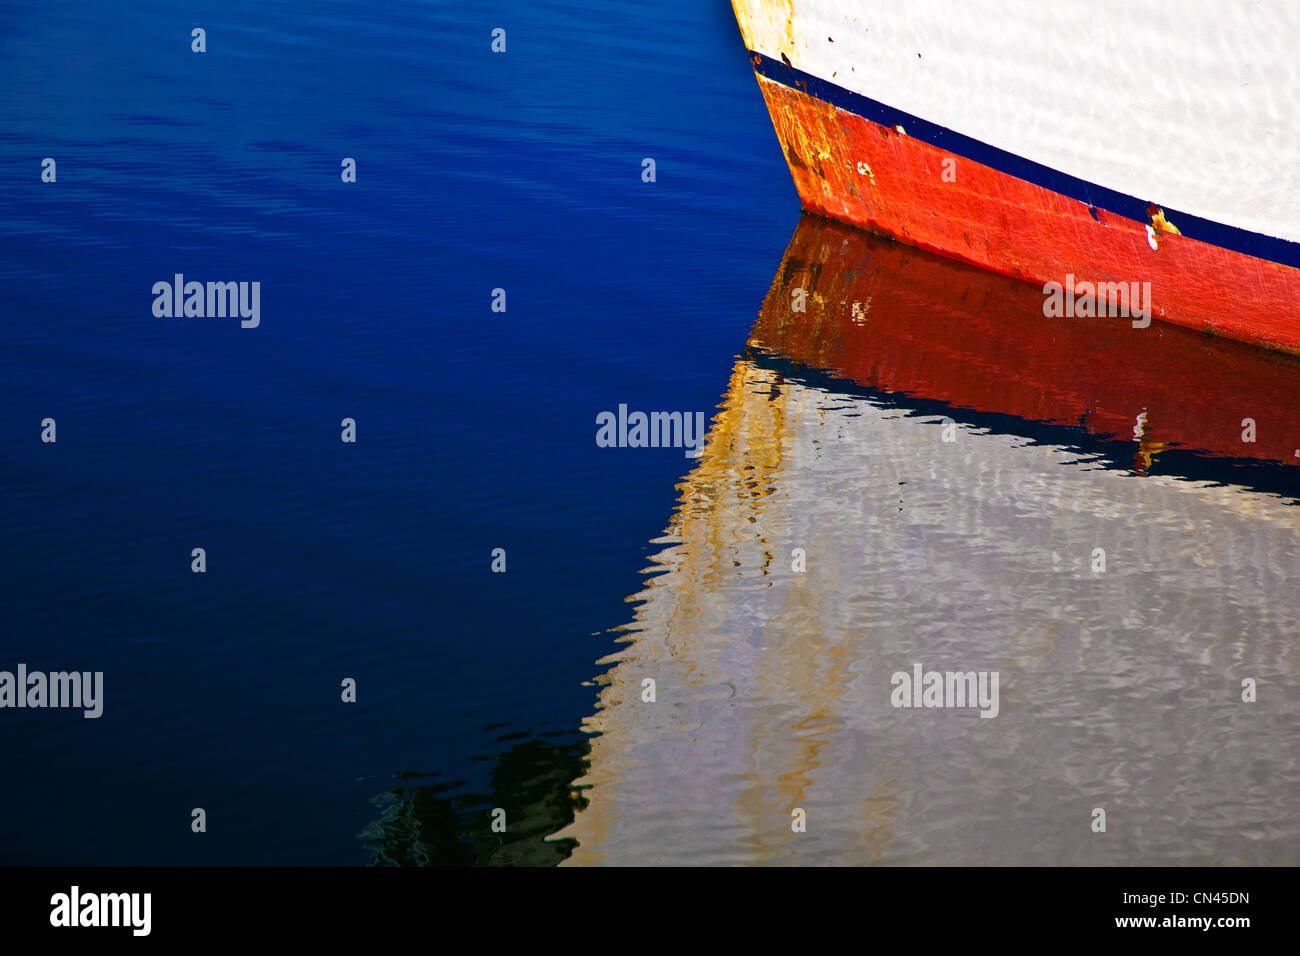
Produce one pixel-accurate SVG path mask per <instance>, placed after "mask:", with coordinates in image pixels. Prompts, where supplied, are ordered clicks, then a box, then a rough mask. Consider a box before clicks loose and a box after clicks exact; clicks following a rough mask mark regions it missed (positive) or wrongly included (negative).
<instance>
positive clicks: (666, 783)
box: [558, 219, 1300, 864]
mask: <svg viewBox="0 0 1300 956" xmlns="http://www.w3.org/2000/svg"><path fill="white" fill-rule="evenodd" d="M801 306H802V308H801ZM1225 307H1228V306H1225ZM1245 419H1251V420H1252V421H1253V422H1254V423H1255V424H1254V428H1255V439H1256V440H1255V441H1253V442H1251V441H1246V440H1245V439H1244V434H1243V433H1244V430H1245V428H1244V426H1245V422H1244V420H1245ZM1297 449H1300V362H1297V361H1296V360H1295V359H1292V358H1287V357H1283V356H1278V355H1273V354H1270V353H1266V352H1261V351H1258V350H1255V349H1251V348H1249V347H1246V346H1240V345H1237V344H1235V343H1229V342H1223V341H1218V340H1214V339H1210V338H1207V337H1204V336H1200V335H1197V334H1194V333H1189V332H1187V331H1185V330H1182V329H1177V328H1167V327H1164V326H1160V325H1157V324H1153V325H1152V326H1151V327H1150V328H1147V329H1134V328H1132V327H1131V325H1130V324H1129V323H1128V322H1127V320H1101V319H1049V318H1045V317H1044V316H1043V314H1042V294H1041V292H1040V291H1039V290H1037V289H1036V288H1034V287H1032V286H1029V285H1025V284H1022V283H1018V282H1015V281H1011V280H1008V279H1005V278H1002V277H998V276H994V275H991V274H988V273H985V272H981V271H978V270H975V269H970V268H967V267H964V266H961V265H959V264H956V263H952V262H948V261H946V260H942V259H939V258H936V257H932V256H929V255H926V254H923V253H920V252H917V251H915V250H912V249H909V248H907V247H904V246H901V245H897V244H894V243H890V242H883V241H878V240H876V239H873V238H871V237H869V236H867V235H864V234H862V233H858V232H855V231H852V230H847V229H843V228H840V227H838V226H835V225H832V224H829V223H825V222H821V221H818V220H814V219H806V220H804V221H803V222H802V223H801V224H800V226H799V228H798V230H797V231H796V233H795V235H794V238H793V239H792V240H791V243H790V246H789V248H788V250H787V252H786V255H785V258H784V261H783V262H782V264H781V268H780V270H779V271H778V273H777V275H776V278H775V279H774V281H773V284H772V288H771V291H770V292H769V294H768V296H767V299H766V301H765V302H764V305H763V308H762V311H761V314H760V317H759V319H758V322H757V323H756V325H755V327H754V331H753V334H752V336H751V339H750V341H749V343H748V345H747V347H746V349H745V350H744V353H743V355H742V356H741V357H740V359H739V361H738V362H737V363H736V365H735V367H734V369H733V374H732V378H731V381H730V382H729V383H728V386H727V388H726V391H725V393H724V397H723V401H722V403H721V405H720V411H719V413H718V414H717V415H716V417H715V418H714V421H713V424H712V428H711V430H710V433H709V440H708V444H707V446H706V448H705V450H704V454H703V456H702V457H701V458H700V459H699V461H698V463H697V464H696V465H695V466H694V467H693V469H692V471H691V472H690V474H689V475H687V476H686V478H685V479H684V481H683V482H682V484H681V485H680V486H679V489H680V496H679V503H678V506H677V508H676V510H675V511H674V513H673V515H672V518H671V521H670V524H669V527H668V529H667V530H666V532H665V534H664V535H663V536H662V537H661V538H659V539H657V540H656V541H655V542H653V543H655V544H657V545H660V546H661V550H659V551H658V553H656V554H655V555H654V556H653V557H652V558H651V565H650V567H648V568H646V569H645V572H644V573H645V574H646V583H645V586H644V588H643V589H642V590H641V591H640V592H639V593H638V594H636V595H635V596H633V598H631V599H630V600H631V601H632V602H634V603H635V604H636V611H635V615H634V620H633V621H632V623H630V624H629V625H627V626H626V627H625V628H623V629H622V630H624V631H625V632H626V633H625V634H624V635H623V636H622V639H621V640H622V643H623V647H622V649H621V650H620V651H619V652H618V653H616V654H614V655H612V656H611V657H610V658H608V659H606V660H603V661H601V662H600V664H602V665H612V666H611V667H610V669H609V670H608V672H607V673H605V674H604V675H603V676H602V678H601V683H602V690H601V692H600V694H599V701H598V708H597V711H596V713H595V714H594V715H593V716H592V717H591V718H590V719H589V721H588V723H587V728H586V729H587V730H588V731H589V732H591V733H592V734H594V735H595V736H593V738H592V741H591V755H590V766H589V770H588V772H587V774H586V775H585V776H584V777H583V778H581V780H580V781H578V783H579V785H581V786H583V787H586V788H589V789H588V790H587V797H588V798H589V804H588V805H587V806H586V807H585V808H584V809H583V810H582V812H580V813H578V814H577V816H576V818H575V819H574V822H573V823H572V824H571V825H570V826H567V827H565V828H563V829H562V830H560V831H559V832H558V835H559V836H560V837H562V838H566V839H575V840H577V841H578V845H577V846H576V847H575V848H574V851H573V854H572V856H571V857H569V862H572V863H584V864H595V863H711V864H716V863H765V862H766V863H826V864H861V863H890V864H931V863H947V864H981V863H996V864H1015V863H1025V864H1116V863H1129V864H1150V863H1177V864H1185V863H1201V864H1240V863H1251V864H1280V863H1295V862H1297V860H1298V859H1300V764H1298V762H1297V757H1298V756H1300V753H1298V749H1297V748H1298V747H1300V673H1298V671H1300V668H1298V667H1297V661H1296V650H1295V640H1296V637H1297V635H1298V634H1300V607H1298V606H1297V605H1296V602H1295V595H1296V583H1297V569H1298V568H1300V536H1298V535H1297V531H1298V530H1300V509H1297V508H1296V507H1295V504H1296V493H1297V475H1300V469H1298V468H1297V464H1300V458H1297V457H1296V454H1295V451H1296V450H1297ZM1099 561H1100V564H1099V563H1098V562H1099ZM915 663H920V664H922V665H924V667H925V668H926V669H929V670H960V671H995V672H997V673H999V674H1000V675H1001V702H1000V710H999V712H998V714H997V716H996V717H995V718H993V719H981V718H980V717H979V716H978V715H977V713H976V712H975V711H973V710H957V709H954V710H943V709H934V710H925V709H922V710H905V709H899V708H896V707H894V706H892V704H891V699H890V698H891V689H892V684H891V675H892V674H893V673H895V672H898V671H909V670H910V669H911V668H912V666H913V664H915ZM647 679H653V680H654V681H655V685H656V689H657V696H656V699H655V701H654V702H648V701H647V700H646V699H645V697H644V696H643V689H644V687H645V683H644V682H645V681H646V680H647ZM1248 681H1253V682H1255V683H1257V684H1258V687H1259V688H1260V694H1259V697H1258V700H1256V701H1254V702H1244V701H1243V700H1242V693H1243V682H1248ZM1097 808H1102V809H1104V810H1105V811H1106V813H1107V815H1108V820H1109V823H1108V828H1107V830H1106V832H1105V833H1097V832H1094V831H1093V829H1092V823H1093V820H1094V819H1095V817H1094V815H1093V814H1094V810H1095V809H1097ZM795 809H801V810H803V811H804V812H805V813H806V814H807V820H808V824H807V830H806V832H802V833H796V832H793V830H792V827H791V819H792V816H791V815H792V811H794V810H795Z"/></svg>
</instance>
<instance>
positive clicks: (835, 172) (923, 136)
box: [735, 0, 1300, 354]
mask: <svg viewBox="0 0 1300 956" xmlns="http://www.w3.org/2000/svg"><path fill="white" fill-rule="evenodd" d="M803 3H804V5H806V6H809V7H819V6H835V5H836V4H837V0H803ZM735 6H736V8H737V15H738V18H739V19H740V21H741V24H742V27H743V28H745V33H746V41H747V43H748V42H753V43H755V44H757V45H758V46H760V47H761V49H758V50H754V49H751V56H752V60H753V63H754V67H755V72H756V74H757V77H758V83H759V87H760V89H761V91H762V94H763V97H764V99H765V101H766V103H767V106H768V110H769V112H770V114H771V117H772V121H773V125H774V127H775V129H776V133H777V136H778V139H779V140H780V143H781V147H782V149H783V151H784V153H785V157H786V160H787V162H788V164H789V167H790V172H791V175H792V177H793V179H794V182H795V186H796V188H797V189H798V192H799V195H800V198H801V200H802V202H803V205H804V207H805V208H806V209H807V210H809V211H811V212H814V213H817V214H820V215H824V216H828V217H830V218H833V219H837V220H840V221H843V222H847V223H850V224H852V225H855V226H858V227H861V228H866V229H870V230H873V231H877V232H882V233H885V234H887V235H889V236H891V237H894V238H896V239H899V240H902V241H904V242H907V243H909V244H912V245H915V246H917V247H920V248H923V249H926V250H929V251H932V252H937V253H940V254H942V255H945V256H949V257H951V258H955V259H959V260H962V261H965V262H969V263H972V264H975V265H978V266H981V267H983V268H986V269H990V270H993V271H996V272H999V273H1002V274H1004V275H1008V276H1013V277H1016V278H1020V279H1023V280H1025V281H1028V282H1032V283H1034V284H1036V285H1039V286H1043V287H1045V291H1046V287H1048V286H1049V284H1051V283H1057V284H1066V283H1071V282H1076V281H1077V282H1088V283H1092V284H1093V285H1094V286H1097V287H1100V286H1102V285H1108V284H1111V283H1116V284H1122V285H1123V286H1124V287H1125V288H1137V287H1138V286H1141V287H1142V288H1143V289H1144V290H1145V291H1146V296H1147V298H1146V303H1145V305H1146V306H1147V307H1148V308H1147V311H1149V314H1150V317H1153V318H1155V319H1158V320H1162V321H1166V322H1172V323H1175V324H1179V325H1183V326H1187V327H1190V328H1195V329H1198V330H1202V331H1204V332H1207V333H1212V334H1215V335H1221V336H1224V337H1227V338H1232V339H1236V340H1239V341H1244V342H1249V343H1251V344H1254V345H1259V346H1264V347H1268V348H1273V349H1279V350H1283V351H1287V352H1292V353H1297V354H1300V312H1297V310H1296V309H1295V308H1294V306H1293V303H1294V302H1295V301H1296V300H1297V297H1298V296H1300V268H1297V266H1298V265H1300V246H1298V245H1297V244H1296V243H1294V242H1292V241H1290V240H1289V239H1288V238H1284V237H1283V236H1282V235H1280V233H1282V232H1284V231H1285V230H1284V229H1283V228H1281V227H1276V223H1274V222H1273V221H1272V220H1267V223H1268V224H1269V225H1270V227H1276V228H1275V229H1274V231H1275V233H1277V234H1267V233H1262V232H1256V231H1252V230H1251V229H1249V228H1245V227H1243V226H1240V225H1237V224H1235V223H1234V222H1231V221H1225V220H1226V219H1227V217H1226V216H1224V215H1223V213H1222V210H1223V209H1225V208H1226V207H1225V206H1224V205H1223V202H1224V200H1223V199H1222V197H1221V196H1218V195H1217V194H1215V195H1211V194H1209V193H1205V194H1201V195H1194V194H1193V193H1192V192H1189V191H1188V187H1186V186H1185V185H1183V184H1182V183H1181V182H1180V181H1179V180H1178V179H1177V177H1175V176H1173V174H1172V173H1171V178H1170V179H1169V180H1168V183H1169V186H1168V187H1167V188H1166V189H1164V192H1167V193H1172V194H1175V195H1178V196H1181V197H1183V198H1184V199H1186V200H1188V201H1198V202H1201V203H1202V206H1201V207H1200V209H1201V210H1207V209H1208V210H1213V211H1214V212H1215V214H1216V215H1220V216H1221V218H1220V219H1213V218H1208V217H1206V216H1204V215H1199V214H1198V211H1199V210H1197V209H1176V208H1173V207H1172V206H1162V205H1160V204H1159V202H1158V201H1157V200H1159V199H1160V198H1161V197H1160V196H1159V195H1157V196H1154V197H1150V198H1148V197H1145V196H1140V195H1130V194H1128V193H1125V192H1123V191H1122V190H1121V189H1116V188H1114V186H1113V185H1111V183H1120V184H1122V185H1128V184H1130V183H1132V182H1134V181H1136V180H1134V179H1130V178H1126V176H1125V174H1124V173H1123V172H1122V171H1115V172H1112V175H1113V177H1114V178H1113V179H1112V180H1111V183H1107V182H1093V181H1089V180H1087V179H1084V178H1081V177H1080V176H1078V175H1076V174H1075V173H1073V172H1070V171H1068V170H1082V171H1086V172H1088V173H1090V174H1091V173H1093V172H1095V171H1103V167H1101V166H1097V165H1090V164H1089V163H1088V162H1087V161H1084V160H1080V161H1077V162H1076V161H1071V160H1070V159H1069V158H1068V156H1067V154H1065V153H1054V154H1053V156H1052V158H1053V159H1054V160H1055V161H1057V162H1059V163H1060V164H1061V166H1064V167H1066V169H1061V168H1054V167H1051V166H1047V165H1045V164H1043V163H1041V162H1039V161H1037V160H1036V159H1035V158H1033V157H1029V156H1024V155H1021V154H1020V153H1017V152H1015V151H1013V150H1009V149H1006V148H1004V147H1003V146H1002V145H1000V144H998V143H986V142H983V141H980V140H977V139H975V138H973V137H971V136H970V135H968V134H967V133H965V132H963V131H962V130H958V129H951V128H948V127H944V126H941V125H938V124H936V123H934V122H932V121H931V120H929V119H928V118H926V117H923V116H916V115H914V114H911V113H907V112H904V111H902V110H900V109H898V108H896V107H894V106H892V105H890V104H887V103H883V102H880V101H877V100H874V99H872V98H870V97H868V96H866V95H864V94H862V93H859V92H857V91H856V90H854V89H852V88H850V87H849V86H841V85H839V84H840V83H841V82H843V79H842V77H840V76H839V70H838V69H834V70H831V71H830V72H831V73H832V74H834V76H832V77H824V76H819V75H817V74H816V73H812V72H808V71H807V70H805V69H801V68H800V67H801V64H800V62H798V61H797V60H794V59H792V58H791V57H792V56H794V57H800V56H802V57H803V59H804V60H805V63H804V64H803V65H814V66H816V67H817V68H818V69H820V70H821V72H826V70H827V66H829V65H831V63H832V62H834V63H836V64H838V65H839V66H843V65H844V63H845V62H846V61H844V60H842V59H841V60H839V61H826V60H824V58H823V59H821V60H819V59H818V58H817V57H814V56H811V55H810V54H809V53H808V52H807V51H808V49H809V48H810V46H811V45H812V38H810V37H806V36H800V35H799V33H798V30H799V24H800V23H801V22H803V21H802V20H801V19H800V18H799V17H798V16H792V17H791V18H790V19H789V20H788V21H787V22H786V24H785V25H784V27H783V29H784V30H785V33H786V37H787V38H786V39H771V37H774V36H779V31H776V30H775V28H773V27H772V26H771V24H770V23H757V24H756V21H755V16H756V10H757V9H758V8H767V7H772V6H787V5H786V4H776V5H773V4H771V3H768V2H766V0H736V3H735ZM796 6H797V4H796ZM922 6H924V7H927V8H934V7H936V6H939V7H941V6H943V4H936V3H934V2H930V3H926V4H923V5H922ZM804 19H805V20H806V19H807V18H804ZM815 22H817V23H820V24H822V27H821V28H822V29H825V26H824V24H825V22H826V18H825V17H823V18H820V19H818V20H816V21H815ZM855 28H858V27H851V28H847V27H846V29H855ZM862 29H865V28H862ZM765 38H766V39H765ZM827 39H828V38H825V37H823V38H822V41H823V44H825V41H826V40H827ZM839 39H840V41H841V43H842V44H843V43H844V40H845V35H844V34H843V33H842V34H841V36H840V38H839ZM977 39H978V38H972V42H975V41H977ZM787 46H788V48H789V50H790V51H791V53H790V54H787V53H786V52H785V51H784V49H779V48H780V47H787ZM771 53H775V54H776V56H777V57H779V59H775V58H773V56H772V55H770V54H771ZM849 69H852V67H850V68H849ZM854 72H856V71H854ZM864 72H869V71H868V70H864ZM856 84H857V85H858V86H859V87H861V86H863V81H862V80H860V79H859V80H857V81H856ZM868 85H869V84H868ZM1008 95H1013V94H1011V93H1009V94H1008ZM989 108H990V109H991V108H992V105H990V106H989ZM1065 126H1068V123H1063V128H1064V127H1065ZM967 128H971V129H982V128H990V127H988V125H987V124H985V125H981V124H980V123H979V122H978V121H972V122H971V123H970V124H969V125H968V127H967ZM1008 142H1011V140H1008ZM1093 145H1095V144H1093ZM1131 148H1132V144H1125V142H1124V141H1123V140H1122V139H1120V140H1117V142H1116V146H1115V149H1116V151H1118V152H1123V151H1124V150H1125V149H1131ZM1205 162H1209V160H1205ZM1134 175H1136V174H1134ZM1233 175H1234V171H1233V170H1231V169H1224V170H1222V171H1221V176H1220V178H1229V179H1230V178H1231V177H1232V176H1233ZM1143 185H1144V186H1145V185H1146V181H1143ZM1154 188H1157V189H1158V188H1160V187H1159V186H1156V187H1154ZM1248 194H1249V190H1248V189H1246V187H1245V186H1243V187H1242V195H1243V196H1246V195H1248ZM1237 222H1246V223H1250V224H1252V225H1257V224H1259V223H1260V222H1265V220H1260V219H1256V218H1252V217H1250V216H1248V215H1243V216H1242V217H1241V218H1239V219H1237ZM1135 283H1136V284H1138V286H1135V285H1134V284H1135ZM1146 283H1149V286H1148V285H1143V284H1146ZM1111 288H1114V287H1113V286H1111ZM1045 298H1046V297H1045ZM1099 298H1101V299H1102V300H1103V301H1105V298H1104V297H1103V296H1099ZM1106 305H1107V306H1108V311H1109V312H1110V313H1111V314H1112V315H1114V314H1115V313H1116V311H1120V312H1121V314H1123V312H1122V310H1123V308H1124V304H1121V303H1119V302H1116V301H1106ZM1133 326H1134V329H1133V334H1135V335H1138V334H1142V330H1143V328H1144V327H1145V323H1144V322H1142V321H1141V320H1140V318H1135V321H1134V322H1133Z"/></svg>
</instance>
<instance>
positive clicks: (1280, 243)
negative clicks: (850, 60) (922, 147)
mask: <svg viewBox="0 0 1300 956" xmlns="http://www.w3.org/2000/svg"><path fill="white" fill-rule="evenodd" d="M750 58H751V60H752V62H753V64H754V72H756V73H758V74H759V75H761V76H764V77H766V78H768V79H769V80H772V81H773V82H776V83H780V84H781V85H782V86H787V87H790V88H791V89H794V90H798V91H799V92H801V93H805V94H807V95H808V96H811V97H813V98H814V99H818V100H821V101H822V102H824V103H828V104H830V105H831V106H835V107H838V108H839V109H842V110H845V111H847V112H850V113H854V114H856V115H858V116H860V117H862V118H863V119H867V120H870V121H871V122H873V123H879V124H880V125H881V126H886V127H889V128H890V129H893V128H895V127H897V126H902V127H903V129H904V130H905V131H906V133H907V135H908V136H913V137H915V138H916V139H918V140H920V141H921V142H923V143H928V144H930V145H931V146H934V147H937V148H938V149H942V150H944V151H945V152H948V153H951V154H952V155H953V156H957V157H961V158H964V159H968V160H971V161H972V162H976V163H980V164H981V165H983V166H987V167H989V168H990V169H994V170H997V171H998V172H1001V173H1005V174H1007V175H1009V176H1015V177H1016V178H1018V179H1022V180H1024V181H1025V182H1028V183H1032V184H1034V185H1036V186H1040V187H1042V188H1044V189H1050V190H1051V191H1052V192H1055V193H1059V194H1060V195H1062V196H1066V197H1068V198H1070V199H1074V200H1077V201H1078V202H1081V203H1085V204H1087V205H1088V206H1089V207H1091V208H1094V209H1103V210H1105V211H1107V212H1110V213H1113V214H1115V215H1118V216H1123V217H1124V218H1126V219H1130V220H1132V221H1134V222H1137V223H1143V224H1145V223H1148V222H1149V221H1150V219H1149V217H1148V216H1147V207H1148V206H1149V205H1151V201H1150V200H1146V199H1139V198H1137V197H1135V196H1129V195H1126V194H1124V193H1121V192H1116V191H1115V190H1113V189H1107V188H1106V187H1104V186H1098V185H1097V184H1096V183H1090V182H1088V181H1086V180H1083V179H1079V178H1078V177H1076V176H1070V175H1068V174H1066V173H1062V172H1060V171H1058V170H1055V169H1052V168H1051V167H1048V166H1044V165H1042V164H1041V163H1035V162H1033V161H1032V160H1028V159H1025V158H1024V157H1023V156H1017V155H1016V154H1015V153H1010V152H1007V151H1006V150H1004V149H998V148H997V147H996V146H990V145H989V144H988V143H984V142H981V141H980V140H977V139H972V138H971V137H969V136H965V135H963V134H961V133H957V132H954V131H953V130H950V129H947V128H946V127H943V126H939V125H937V124H935V123H931V122H929V121H928V120H924V119H921V118H920V117H919V116H913V115H912V114H911V113H906V112H904V111H902V110H899V109H895V108H894V107H892V106H887V105H885V104H884V103H881V102H879V101H877V100H873V99H871V98H870V97H866V96H863V95H862V94H860V93H854V92H852V91H851V90H846V89H844V87H842V86H838V85H837V84H835V83H831V82H829V81H827V80H823V79H821V78H819V77H816V76H813V75H812V74H811V73H805V72H803V71H802V70H798V69H795V68H794V67H792V66H787V65H786V64H785V63H782V62H781V61H780V60H773V59H772V58H770V57H767V56H764V55H763V54H761V53H754V52H753V51H750ZM1161 208H1162V209H1163V210H1164V213H1165V216H1166V218H1167V219H1168V220H1169V221H1171V222H1173V223H1174V224H1175V225H1176V226H1177V227H1178V230H1179V232H1181V233H1182V235H1183V236H1185V237H1187V238H1189V239H1196V240H1198V241H1200V242H1204V243H1207V244H1209V245H1213V246H1218V247H1219V248H1221V249H1228V250H1231V251H1233V252H1238V253H1241V254H1243V255H1247V256H1252V257H1254V258H1256V259H1264V260H1267V261H1269V262H1276V263H1279V264H1281V265H1285V266H1290V267H1292V268H1300V243H1295V242H1288V241H1287V240H1285V239H1278V238H1275V237H1273V236H1265V235H1261V234H1260V233H1257V232H1250V231H1249V230H1246V229H1239V228H1237V227H1236V226H1228V225H1225V224H1223V223H1220V222H1214V221H1213V220H1210V219H1203V218H1201V217H1200V216H1196V215H1193V214H1191V213H1188V212H1183V211H1181V210H1177V209H1170V208H1168V207H1161Z"/></svg>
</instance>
